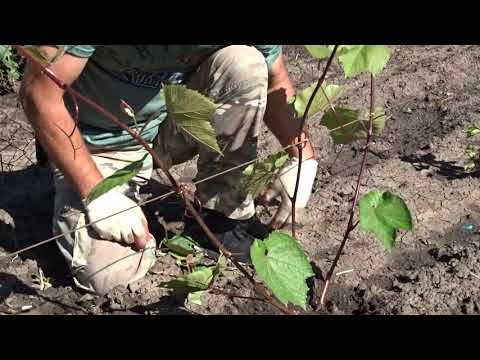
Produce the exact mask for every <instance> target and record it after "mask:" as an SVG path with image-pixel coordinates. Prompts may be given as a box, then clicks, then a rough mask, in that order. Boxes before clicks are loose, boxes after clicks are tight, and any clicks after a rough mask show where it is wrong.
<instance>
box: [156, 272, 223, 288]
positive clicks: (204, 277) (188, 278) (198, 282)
mask: <svg viewBox="0 0 480 360" xmlns="http://www.w3.org/2000/svg"><path fill="white" fill-rule="evenodd" d="M216 268H217V266H215V265H214V266H196V267H195V268H194V269H193V271H192V272H191V273H188V274H185V275H182V276H180V277H178V278H176V279H173V280H170V281H168V282H165V283H162V284H160V286H161V287H164V288H169V289H173V290H175V291H176V292H177V293H180V294H187V293H192V292H196V291H201V290H207V289H208V287H209V286H210V284H211V283H212V281H213V280H214V277H215V273H214V272H215V269H216Z"/></svg>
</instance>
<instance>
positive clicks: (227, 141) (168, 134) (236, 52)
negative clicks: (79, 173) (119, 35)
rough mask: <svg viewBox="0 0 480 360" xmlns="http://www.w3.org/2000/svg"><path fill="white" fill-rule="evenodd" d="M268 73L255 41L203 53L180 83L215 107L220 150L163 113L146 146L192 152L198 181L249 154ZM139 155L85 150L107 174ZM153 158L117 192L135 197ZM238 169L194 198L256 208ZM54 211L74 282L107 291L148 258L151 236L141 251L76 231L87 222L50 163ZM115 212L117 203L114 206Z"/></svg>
mask: <svg viewBox="0 0 480 360" xmlns="http://www.w3.org/2000/svg"><path fill="white" fill-rule="evenodd" d="M267 86H268V72H267V65H266V62H265V59H264V57H263V55H262V54H261V53H260V52H259V51H258V50H256V49H255V48H254V47H250V46H246V45H233V46H228V47H226V48H223V49H221V50H219V51H217V52H216V53H214V54H213V55H212V56H210V57H209V58H208V59H207V60H206V61H205V62H204V63H202V64H201V65H200V66H199V68H198V69H197V71H196V73H195V74H193V75H192V77H191V79H190V80H189V82H188V83H187V87H188V88H190V89H195V90H198V91H200V92H201V93H203V94H204V95H207V96H208V97H210V98H211V99H213V100H214V101H215V102H216V103H217V104H221V106H220V107H219V108H218V109H217V111H216V113H215V115H214V118H213V125H214V128H215V130H216V133H217V137H218V141H219V145H220V147H221V149H222V151H223V153H224V156H219V155H218V154H216V153H213V152H211V151H209V150H208V149H207V148H205V147H203V146H202V145H198V144H197V143H195V142H194V141H193V140H192V139H191V138H190V137H188V135H185V134H184V133H182V132H180V131H179V130H178V129H177V128H176V126H175V124H174V122H173V121H172V120H170V119H168V118H167V119H166V120H165V121H164V122H163V123H162V124H161V125H160V127H159V134H158V136H157V138H156V139H155V141H154V143H153V144H152V146H153V147H154V150H155V151H156V152H157V153H158V155H159V156H160V158H161V159H162V161H163V162H164V163H165V164H166V165H167V166H168V167H171V166H173V165H176V164H180V163H182V162H185V161H188V160H190V159H192V158H193V157H194V156H196V155H197V154H198V155H199V158H198V163H197V168H198V172H197V179H202V178H205V177H207V176H210V175H214V174H217V173H219V172H221V171H223V170H227V169H229V168H232V167H234V166H236V165H239V164H241V163H244V162H246V161H248V160H252V159H253V158H255V156H256V152H257V137H258V133H259V130H260V126H261V121H262V119H263V115H264V112H265V107H266V101H267ZM145 153H146V151H145V150H144V149H138V148H129V149H124V150H122V151H115V152H111V151H110V152H97V151H95V153H94V154H92V156H93V159H94V161H95V162H96V164H97V166H98V168H99V170H100V171H101V172H102V174H103V175H104V176H108V175H110V174H111V173H113V172H114V171H115V170H117V169H119V168H122V167H124V166H125V165H126V164H127V163H128V162H129V161H135V160H138V159H140V158H142V156H143V155H144V154H145ZM152 168H153V166H152V159H151V158H149V159H148V161H146V162H145V166H144V168H143V169H142V171H141V172H140V173H139V174H138V175H139V176H137V177H135V178H134V179H133V180H132V181H131V182H130V183H129V184H126V185H124V186H123V187H122V188H121V191H123V192H124V194H126V195H127V196H129V197H130V198H132V199H134V200H136V201H138V193H139V189H140V186H142V185H143V184H144V182H145V180H144V179H149V178H150V177H151V174H152ZM241 172H242V170H241V169H240V170H236V171H232V172H230V173H228V174H225V175H223V176H220V177H217V178H215V179H212V180H210V181H208V182H205V183H202V184H199V185H198V186H197V191H198V197H199V198H200V200H201V201H202V204H203V205H204V206H205V207H207V208H210V209H215V210H217V211H220V212H223V213H224V214H225V215H227V216H228V217H230V218H233V219H248V218H250V217H251V216H253V215H254V213H255V207H254V204H253V199H252V198H251V196H250V195H248V194H246V193H245V191H244V190H242V188H241V186H240V179H241ZM54 174H55V187H56V196H55V212H54V219H53V231H54V233H55V234H62V233H63V234H64V236H63V237H62V238H61V239H60V240H58V241H57V243H58V246H59V248H60V250H61V252H62V254H63V255H64V256H65V258H66V260H67V262H68V263H69V265H70V267H71V269H72V273H73V275H74V278H75V283H76V284H77V286H79V287H81V288H83V289H85V290H89V291H93V292H97V293H106V292H108V291H109V290H110V289H112V288H113V287H115V286H118V285H127V284H129V283H131V282H133V281H136V280H138V279H140V278H141V277H143V276H144V275H145V274H146V273H147V272H148V270H149V269H150V267H151V266H153V264H154V263H155V239H152V240H151V241H150V243H149V244H148V245H147V250H146V252H145V254H144V256H143V259H142V263H141V264H139V261H140V255H141V254H140V253H138V252H136V251H134V250H133V249H131V248H130V247H127V246H123V245H122V244H119V243H115V242H111V241H106V240H102V239H99V238H98V235H96V234H95V233H94V232H93V230H92V229H80V230H78V231H75V232H73V233H70V231H72V230H74V229H76V228H78V227H81V226H82V225H84V224H85V223H86V222H87V217H86V214H85V209H84V207H83V205H82V202H81V199H80V197H79V195H78V194H77V193H76V191H75V190H74V189H73V187H72V186H71V185H70V184H69V183H68V182H67V181H66V180H65V179H64V177H63V175H62V173H61V172H60V171H59V170H58V169H55V171H54ZM118 210H119V211H120V210H122V209H118Z"/></svg>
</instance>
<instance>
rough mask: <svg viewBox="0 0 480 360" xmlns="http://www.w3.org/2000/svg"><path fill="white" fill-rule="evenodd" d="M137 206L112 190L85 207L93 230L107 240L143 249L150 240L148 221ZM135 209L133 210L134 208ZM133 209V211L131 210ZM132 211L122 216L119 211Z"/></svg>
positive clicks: (125, 212) (122, 213)
mask: <svg viewBox="0 0 480 360" xmlns="http://www.w3.org/2000/svg"><path fill="white" fill-rule="evenodd" d="M136 205H137V204H136V203H135V202H134V201H133V200H131V199H130V198H128V197H127V196H125V195H123V194H122V193H121V192H118V191H115V190H111V191H109V192H107V193H105V194H103V195H102V196H100V197H98V198H96V199H95V200H93V201H92V202H90V203H88V204H86V205H85V207H86V209H87V214H88V217H89V220H90V222H94V221H98V220H100V219H103V218H107V217H108V218H107V219H105V220H101V221H98V222H96V223H94V224H93V225H92V228H93V229H94V230H95V231H96V232H97V233H98V235H99V236H100V237H101V238H102V239H105V240H112V241H117V242H123V243H126V244H129V245H132V244H134V245H135V247H136V248H137V249H143V248H144V247H145V245H146V244H147V242H148V240H149V239H150V236H151V235H150V233H149V231H148V225H147V219H146V218H145V215H144V214H143V211H142V210H141V209H140V207H138V206H136ZM132 207H133V208H132ZM130 208H132V209H130ZM126 209H130V210H127V211H124V212H121V213H120V214H117V215H114V216H111V217H109V216H110V215H113V214H115V213H117V212H119V211H122V210H126Z"/></svg>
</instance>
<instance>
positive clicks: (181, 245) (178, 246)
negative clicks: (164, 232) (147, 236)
mask: <svg viewBox="0 0 480 360" xmlns="http://www.w3.org/2000/svg"><path fill="white" fill-rule="evenodd" d="M163 244H164V245H165V246H166V247H167V248H168V249H169V250H171V251H173V252H174V253H176V254H178V255H181V256H187V255H188V254H193V253H195V252H196V251H197V249H198V248H199V246H198V244H197V243H196V242H195V241H194V240H193V239H192V238H190V237H188V236H182V235H176V236H174V237H171V238H169V239H167V240H165V241H164V242H163Z"/></svg>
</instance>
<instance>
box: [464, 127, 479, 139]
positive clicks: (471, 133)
mask: <svg viewBox="0 0 480 360" xmlns="http://www.w3.org/2000/svg"><path fill="white" fill-rule="evenodd" d="M478 134H480V129H479V128H477V127H469V128H468V129H467V137H473V136H476V135H478Z"/></svg>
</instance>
